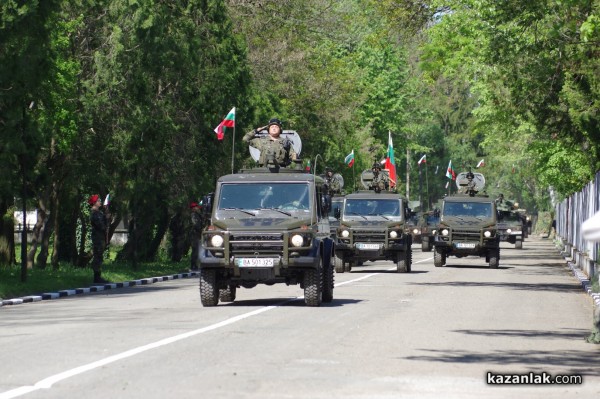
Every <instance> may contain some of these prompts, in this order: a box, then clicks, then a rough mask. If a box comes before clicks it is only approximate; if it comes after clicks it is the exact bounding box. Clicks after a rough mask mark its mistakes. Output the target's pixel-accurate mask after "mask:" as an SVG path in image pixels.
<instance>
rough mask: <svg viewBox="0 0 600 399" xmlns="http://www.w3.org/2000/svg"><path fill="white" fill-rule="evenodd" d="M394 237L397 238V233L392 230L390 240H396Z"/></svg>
mask: <svg viewBox="0 0 600 399" xmlns="http://www.w3.org/2000/svg"><path fill="white" fill-rule="evenodd" d="M396 237H398V233H397V232H395V231H393V230H392V231H390V238H396Z"/></svg>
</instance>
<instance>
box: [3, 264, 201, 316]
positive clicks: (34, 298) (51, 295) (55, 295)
mask: <svg viewBox="0 0 600 399" xmlns="http://www.w3.org/2000/svg"><path fill="white" fill-rule="evenodd" d="M199 274H200V273H199V272H197V271H193V272H188V273H179V274H173V275H168V276H160V277H148V278H143V279H139V280H131V281H123V282H120V283H106V284H93V285H91V286H89V287H86V288H74V289H68V290H60V291H57V292H45V293H43V294H40V295H28V296H24V297H20V298H13V299H4V300H2V299H0V307H2V306H9V305H21V304H23V303H33V302H40V301H46V300H50V299H59V298H66V297H69V296H74V295H83V294H89V293H92V292H100V291H107V290H114V289H117V288H126V287H135V286H137V285H148V284H154V283H159V282H162V281H169V280H178V279H182V278H190V277H196V276H198V275H199Z"/></svg>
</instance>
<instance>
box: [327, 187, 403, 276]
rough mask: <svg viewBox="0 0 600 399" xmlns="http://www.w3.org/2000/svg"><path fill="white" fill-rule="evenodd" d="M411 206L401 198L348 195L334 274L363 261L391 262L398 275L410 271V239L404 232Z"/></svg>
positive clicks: (363, 193)
mask: <svg viewBox="0 0 600 399" xmlns="http://www.w3.org/2000/svg"><path fill="white" fill-rule="evenodd" d="M407 214H408V206H407V203H406V201H405V200H404V199H403V198H401V197H400V196H399V195H398V194H396V193H393V192H386V191H382V192H380V193H375V192H374V191H358V192H355V193H352V194H347V195H346V197H345V198H344V205H343V207H342V210H341V212H340V214H339V215H337V216H339V219H340V226H339V227H338V229H337V242H336V246H335V270H336V272H338V273H343V272H345V271H351V270H352V266H354V265H360V264H362V262H364V261H368V260H370V261H374V260H391V261H393V262H395V263H396V270H397V272H399V273H406V272H410V271H411V265H412V249H411V244H412V241H411V235H410V234H407V233H406V231H405V223H406V216H407Z"/></svg>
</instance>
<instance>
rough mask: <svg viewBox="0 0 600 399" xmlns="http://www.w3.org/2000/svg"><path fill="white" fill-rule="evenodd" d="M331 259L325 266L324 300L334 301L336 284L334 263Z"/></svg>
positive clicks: (327, 301)
mask: <svg viewBox="0 0 600 399" xmlns="http://www.w3.org/2000/svg"><path fill="white" fill-rule="evenodd" d="M331 263H332V262H331V261H330V262H329V264H328V265H325V266H324V267H323V302H326V303H329V302H331V301H333V287H334V285H335V276H334V273H333V265H332V264H331Z"/></svg>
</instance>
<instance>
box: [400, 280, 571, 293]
mask: <svg viewBox="0 0 600 399" xmlns="http://www.w3.org/2000/svg"><path fill="white" fill-rule="evenodd" d="M406 284H411V285H423V286H429V287H462V288H465V287H495V288H510V289H514V290H531V291H552V292H556V291H573V292H576V293H581V286H580V285H579V284H575V283H573V284H557V283H544V284H533V283H516V282H514V283H508V282H493V281H446V282H441V283H408V282H407V283H406Z"/></svg>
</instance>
